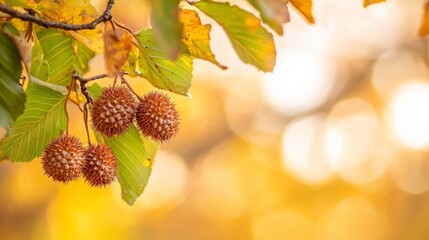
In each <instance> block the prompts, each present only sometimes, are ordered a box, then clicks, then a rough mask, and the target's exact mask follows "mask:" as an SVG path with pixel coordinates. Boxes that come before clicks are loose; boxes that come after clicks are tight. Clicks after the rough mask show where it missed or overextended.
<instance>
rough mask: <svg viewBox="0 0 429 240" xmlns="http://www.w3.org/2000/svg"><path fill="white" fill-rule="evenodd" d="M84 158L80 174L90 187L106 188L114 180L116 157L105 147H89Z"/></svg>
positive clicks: (99, 145)
mask: <svg viewBox="0 0 429 240" xmlns="http://www.w3.org/2000/svg"><path fill="white" fill-rule="evenodd" d="M84 156H85V166H84V167H83V169H82V173H83V176H84V178H85V180H86V181H87V182H88V183H89V184H90V185H91V186H97V187H101V186H107V185H109V184H111V183H112V182H113V181H114V180H115V179H116V172H117V163H116V157H115V154H114V153H113V151H112V150H111V149H110V148H109V147H108V146H107V145H105V144H98V145H91V146H89V147H88V148H87V149H86V150H85V154H84Z"/></svg>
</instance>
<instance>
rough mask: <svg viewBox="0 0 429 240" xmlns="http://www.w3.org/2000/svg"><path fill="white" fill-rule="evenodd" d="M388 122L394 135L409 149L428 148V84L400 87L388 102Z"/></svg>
mask: <svg viewBox="0 0 429 240" xmlns="http://www.w3.org/2000/svg"><path fill="white" fill-rule="evenodd" d="M389 120H390V124H391V128H392V131H393V133H394V135H395V136H396V137H397V138H398V139H399V140H401V141H402V142H403V143H405V144H406V145H408V146H409V147H411V148H414V149H422V148H425V147H427V146H429V84H427V83H424V82H414V83H409V84H406V85H404V86H402V87H401V88H400V89H399V90H398V91H397V92H396V94H395V95H394V97H393V99H392V100H391V102H390V108H389Z"/></svg>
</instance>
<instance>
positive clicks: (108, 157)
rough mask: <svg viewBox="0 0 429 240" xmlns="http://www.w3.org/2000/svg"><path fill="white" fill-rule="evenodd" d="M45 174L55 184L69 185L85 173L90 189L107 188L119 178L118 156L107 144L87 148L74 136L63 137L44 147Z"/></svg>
mask: <svg viewBox="0 0 429 240" xmlns="http://www.w3.org/2000/svg"><path fill="white" fill-rule="evenodd" d="M42 164H43V169H44V170H45V174H46V175H48V176H49V177H51V178H52V179H53V180H54V181H58V182H63V183H66V182H69V181H73V180H76V179H77V178H79V176H81V174H83V177H84V178H85V180H86V181H87V182H88V183H89V184H90V185H91V186H97V187H101V186H106V185H109V184H110V183H112V182H113V181H114V180H115V179H116V171H117V170H116V169H117V163H116V157H115V155H114V154H113V151H112V150H111V149H110V148H109V147H107V146H106V145H105V144H97V145H90V146H89V147H88V148H86V149H85V148H84V147H83V144H82V142H81V141H80V140H79V139H78V138H77V137H74V136H69V135H65V136H61V137H59V138H56V139H54V140H53V141H52V142H51V143H49V144H48V146H47V147H46V148H45V151H44V153H43V156H42Z"/></svg>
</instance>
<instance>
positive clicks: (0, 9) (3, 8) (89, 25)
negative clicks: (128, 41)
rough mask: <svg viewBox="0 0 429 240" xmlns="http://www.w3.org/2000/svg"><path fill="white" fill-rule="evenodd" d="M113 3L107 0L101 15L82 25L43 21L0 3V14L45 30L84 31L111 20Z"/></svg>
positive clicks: (112, 0) (111, 0)
mask: <svg viewBox="0 0 429 240" xmlns="http://www.w3.org/2000/svg"><path fill="white" fill-rule="evenodd" d="M114 3H115V1H114V0H109V1H108V2H107V6H106V9H105V10H104V12H103V14H101V15H100V16H99V17H98V18H96V19H94V20H93V21H92V22H90V23H84V24H67V23H63V22H54V21H49V20H45V19H42V18H39V17H36V16H33V15H31V14H28V13H22V12H19V11H17V10H15V9H13V8H11V7H9V6H7V5H4V4H1V3H0V12H3V13H7V14H9V15H10V16H11V17H14V18H19V19H21V20H23V21H27V22H32V23H34V24H37V25H39V26H42V27H45V28H58V29H63V30H69V31H79V30H85V29H95V27H96V26H97V25H98V24H100V23H102V22H106V21H109V20H110V19H112V8H113V4H114Z"/></svg>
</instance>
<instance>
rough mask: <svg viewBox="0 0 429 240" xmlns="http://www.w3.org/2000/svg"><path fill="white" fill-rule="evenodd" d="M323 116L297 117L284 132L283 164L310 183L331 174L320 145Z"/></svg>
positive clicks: (321, 143)
mask: <svg viewBox="0 0 429 240" xmlns="http://www.w3.org/2000/svg"><path fill="white" fill-rule="evenodd" d="M324 123H325V119H324V117H323V116H321V115H315V116H310V117H307V118H304V119H298V120H295V121H293V122H292V123H290V124H289V126H288V127H287V128H286V129H285V131H284V134H283V159H284V163H285V165H286V167H287V168H288V169H289V170H290V171H292V173H294V174H295V175H296V176H297V177H299V178H300V179H301V180H303V181H304V182H306V183H309V184H318V183H321V182H323V181H326V180H327V179H329V177H331V175H332V170H331V168H330V166H329V163H328V160H327V158H326V154H325V151H324V145H323V130H324Z"/></svg>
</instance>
